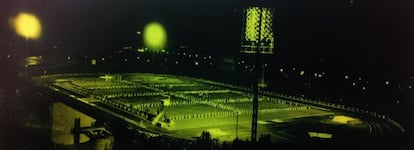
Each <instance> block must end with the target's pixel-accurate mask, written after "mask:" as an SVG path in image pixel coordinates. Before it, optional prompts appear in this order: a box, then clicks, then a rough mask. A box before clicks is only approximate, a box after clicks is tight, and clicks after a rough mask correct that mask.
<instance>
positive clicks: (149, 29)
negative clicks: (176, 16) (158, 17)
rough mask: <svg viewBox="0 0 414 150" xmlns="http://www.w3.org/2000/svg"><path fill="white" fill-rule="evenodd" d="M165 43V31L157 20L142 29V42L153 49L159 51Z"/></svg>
mask: <svg viewBox="0 0 414 150" xmlns="http://www.w3.org/2000/svg"><path fill="white" fill-rule="evenodd" d="M166 43H167V33H166V32H165V29H164V27H163V26H162V25H161V24H160V23H158V22H151V23H149V24H147V25H146V26H145V29H144V44H145V46H146V47H148V48H149V49H151V50H153V51H161V50H162V49H164V48H165V45H166Z"/></svg>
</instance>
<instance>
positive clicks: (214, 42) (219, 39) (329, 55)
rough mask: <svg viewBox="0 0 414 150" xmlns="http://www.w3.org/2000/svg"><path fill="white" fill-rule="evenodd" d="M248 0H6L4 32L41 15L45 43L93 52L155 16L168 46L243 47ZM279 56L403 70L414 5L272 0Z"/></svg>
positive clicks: (125, 38) (131, 38) (381, 0)
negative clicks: (24, 15) (20, 17)
mask: <svg viewBox="0 0 414 150" xmlns="http://www.w3.org/2000/svg"><path fill="white" fill-rule="evenodd" d="M245 2H246V0H203V1H201V0H122V1H118V0H14V1H5V0H0V17H1V19H2V20H1V21H0V23H1V26H0V27H1V28H0V32H1V33H2V35H1V36H0V38H14V37H15V36H16V35H15V34H14V33H13V31H12V30H11V28H10V27H9V26H8V24H7V22H8V21H7V20H8V19H9V18H10V17H11V16H14V15H16V14H17V13H18V12H20V11H26V12H33V13H36V14H38V16H39V17H40V19H41V20H42V23H43V27H44V31H43V35H42V39H40V40H39V42H40V43H43V44H45V45H53V44H55V43H60V44H62V45H65V46H68V47H70V46H77V47H80V48H81V49H87V51H88V52H93V53H101V52H105V51H112V50H114V49H117V48H120V47H122V46H123V45H129V44H137V43H138V42H137V41H139V37H138V36H137V35H135V34H134V33H135V32H136V31H137V30H142V28H143V26H144V25H145V24H146V23H148V22H151V21H158V22H161V23H162V24H164V26H165V27H166V30H167V32H168V39H169V40H168V41H169V46H170V47H173V46H177V45H187V46H189V47H190V48H192V49H194V50H197V51H202V52H211V53H217V52H229V53H231V52H237V51H238V48H239V47H240V31H241V14H242V13H241V10H242V8H243V7H245V6H246V5H245V4H246V3H245ZM268 6H270V7H273V8H275V12H276V13H275V27H274V28H275V33H276V39H277V43H276V45H277V56H278V57H279V58H280V59H283V60H286V61H292V62H304V63H308V62H314V61H315V60H316V61H319V60H320V58H323V60H324V61H328V62H332V63H335V64H338V67H344V66H347V65H348V64H352V65H350V66H353V67H354V66H359V67H360V68H373V67H374V68H378V69H381V68H382V67H384V68H389V69H395V68H398V69H399V70H402V71H407V72H410V71H411V72H412V70H413V69H411V68H413V67H411V66H413V64H414V59H412V58H414V21H413V19H414V11H413V10H414V3H413V2H410V1H408V0H407V1H395V0H352V1H350V0H274V1H272V2H271V3H270V4H268Z"/></svg>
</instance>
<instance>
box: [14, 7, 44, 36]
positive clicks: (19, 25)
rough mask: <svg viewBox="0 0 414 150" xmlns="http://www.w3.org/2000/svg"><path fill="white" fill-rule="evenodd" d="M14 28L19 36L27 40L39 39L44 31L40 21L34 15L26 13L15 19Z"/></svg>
mask: <svg viewBox="0 0 414 150" xmlns="http://www.w3.org/2000/svg"><path fill="white" fill-rule="evenodd" d="M13 26H14V29H15V30H16V32H17V34H19V35H20V36H23V37H25V38H26V39H38V38H39V37H40V34H41V30H42V26H41V24H40V21H39V19H38V18H37V17H36V16H35V15H33V14H29V13H24V12H23V13H20V14H18V15H17V17H16V18H14V19H13Z"/></svg>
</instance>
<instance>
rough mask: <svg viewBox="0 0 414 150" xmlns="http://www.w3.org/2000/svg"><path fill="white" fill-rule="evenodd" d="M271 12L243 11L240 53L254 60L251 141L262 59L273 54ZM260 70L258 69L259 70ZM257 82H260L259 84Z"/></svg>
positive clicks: (262, 71) (260, 9)
mask: <svg viewBox="0 0 414 150" xmlns="http://www.w3.org/2000/svg"><path fill="white" fill-rule="evenodd" d="M273 12H274V10H273V9H272V8H265V7H262V6H253V7H248V8H246V9H244V18H243V27H242V36H241V37H242V39H241V51H240V52H241V53H247V54H253V55H254V57H255V58H256V59H255V67H254V68H255V69H254V71H255V77H254V82H253V92H254V96H253V113H252V127H251V140H252V141H253V142H255V141H256V139H257V116H258V105H259V86H264V85H265V84H264V79H263V74H264V66H262V57H263V55H266V54H273V53H274V42H275V40H274V34H273V29H272V27H273V25H272V24H273ZM259 68H260V69H259ZM259 80H260V81H261V82H260V83H261V84H259Z"/></svg>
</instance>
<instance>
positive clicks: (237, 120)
mask: <svg viewBox="0 0 414 150" xmlns="http://www.w3.org/2000/svg"><path fill="white" fill-rule="evenodd" d="M236 113H237V114H236V139H239V112H236Z"/></svg>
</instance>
